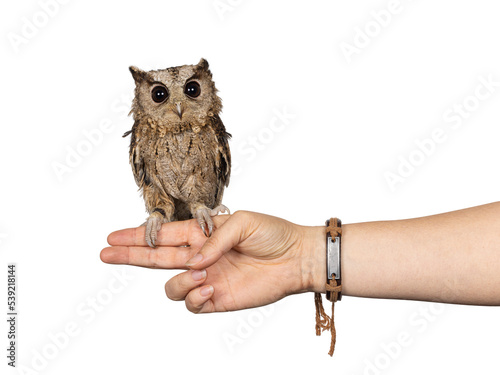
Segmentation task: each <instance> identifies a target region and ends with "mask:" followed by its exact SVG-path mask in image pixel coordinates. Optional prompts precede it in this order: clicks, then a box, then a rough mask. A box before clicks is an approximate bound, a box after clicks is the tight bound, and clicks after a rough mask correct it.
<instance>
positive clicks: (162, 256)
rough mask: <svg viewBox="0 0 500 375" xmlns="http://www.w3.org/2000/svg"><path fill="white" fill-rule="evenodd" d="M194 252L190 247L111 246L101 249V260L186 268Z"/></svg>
mask: <svg viewBox="0 0 500 375" xmlns="http://www.w3.org/2000/svg"><path fill="white" fill-rule="evenodd" d="M195 253H196V250H194V249H191V248H190V247H157V248H156V249H152V248H150V247H135V246H130V247H129V246H113V247H107V248H105V249H103V250H102V251H101V260H102V261H103V262H104V263H110V264H128V265H131V266H140V267H148V268H164V269H187V267H186V265H185V263H186V261H187V260H188V259H189V258H191V257H192V256H193V255H194V254H195Z"/></svg>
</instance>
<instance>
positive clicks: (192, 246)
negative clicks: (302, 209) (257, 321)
mask: <svg viewBox="0 0 500 375" xmlns="http://www.w3.org/2000/svg"><path fill="white" fill-rule="evenodd" d="M213 219H214V224H215V226H216V227H217V229H216V230H215V231H214V233H213V234H212V236H211V237H209V238H207V237H206V236H205V235H204V234H203V233H202V231H201V229H200V227H199V225H198V224H197V222H196V220H187V221H178V222H172V223H167V224H163V226H162V229H161V230H160V232H159V233H158V240H157V246H158V247H157V248H155V249H152V248H150V247H149V246H148V245H147V243H146V242H145V240H144V227H139V228H132V229H124V230H120V231H117V232H113V233H111V234H110V235H109V237H108V242H109V244H110V245H111V247H108V248H105V249H103V250H102V251H101V260H102V261H103V262H105V263H112V264H129V265H135V266H142V267H149V268H163V269H185V270H187V271H185V272H182V273H180V274H178V275H176V276H174V277H173V278H171V279H170V280H169V281H168V282H167V283H166V284H165V291H166V294H167V296H168V298H170V299H172V300H175V301H179V300H185V303H186V307H187V309H188V310H190V311H191V312H194V313H205V312H216V311H217V312H220V311H232V310H240V309H246V308H252V307H258V306H263V305H267V304H270V303H273V302H276V301H278V300H280V299H281V298H283V297H285V296H287V295H291V294H296V293H302V292H306V291H318V292H321V291H323V292H324V288H323V287H322V286H323V285H324V284H325V279H326V276H325V275H326V270H325V267H326V266H325V232H324V227H304V226H299V225H296V224H293V223H290V222H288V221H286V220H283V219H280V218H277V217H273V216H268V215H264V214H258V213H254V212H246V211H238V212H235V213H234V214H233V215H222V216H216V217H214V218H213ZM198 258H199V259H198ZM186 263H187V264H186ZM195 279H197V280H195ZM322 288H323V289H322Z"/></svg>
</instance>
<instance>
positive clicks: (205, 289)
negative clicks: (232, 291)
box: [200, 285, 214, 297]
mask: <svg viewBox="0 0 500 375" xmlns="http://www.w3.org/2000/svg"><path fill="white" fill-rule="evenodd" d="M213 292H214V287H213V286H212V285H205V286H204V287H202V288H201V289H200V294H201V295H202V296H203V297H206V296H209V295H210V294H212V293H213Z"/></svg>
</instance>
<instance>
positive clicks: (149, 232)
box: [143, 212, 165, 248]
mask: <svg viewBox="0 0 500 375" xmlns="http://www.w3.org/2000/svg"><path fill="white" fill-rule="evenodd" d="M164 221H165V219H164V218H163V216H162V215H161V214H160V213H159V212H153V213H152V214H151V215H150V216H149V217H148V220H147V221H146V222H145V223H144V224H143V225H146V243H147V244H148V245H149V247H152V248H156V240H157V239H158V232H159V231H160V230H161V225H162V224H163V222H164Z"/></svg>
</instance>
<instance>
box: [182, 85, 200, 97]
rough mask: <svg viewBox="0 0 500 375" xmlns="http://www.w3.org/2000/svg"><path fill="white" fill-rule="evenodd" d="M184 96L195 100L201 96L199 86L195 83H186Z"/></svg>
mask: <svg viewBox="0 0 500 375" xmlns="http://www.w3.org/2000/svg"><path fill="white" fill-rule="evenodd" d="M184 94H186V95H187V96H190V97H191V98H197V97H198V96H200V94H201V87H200V84H199V83H198V82H196V81H191V82H188V83H187V84H186V87H184Z"/></svg>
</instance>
